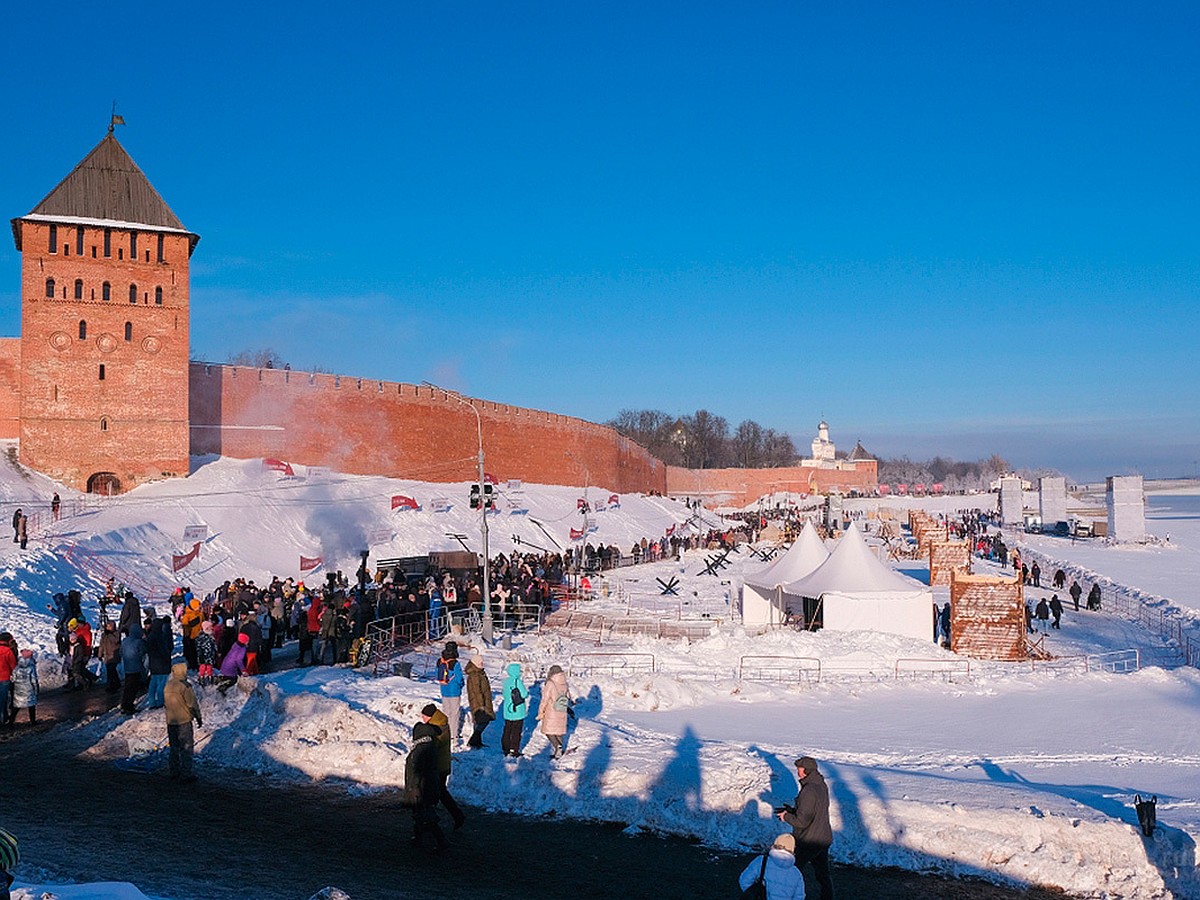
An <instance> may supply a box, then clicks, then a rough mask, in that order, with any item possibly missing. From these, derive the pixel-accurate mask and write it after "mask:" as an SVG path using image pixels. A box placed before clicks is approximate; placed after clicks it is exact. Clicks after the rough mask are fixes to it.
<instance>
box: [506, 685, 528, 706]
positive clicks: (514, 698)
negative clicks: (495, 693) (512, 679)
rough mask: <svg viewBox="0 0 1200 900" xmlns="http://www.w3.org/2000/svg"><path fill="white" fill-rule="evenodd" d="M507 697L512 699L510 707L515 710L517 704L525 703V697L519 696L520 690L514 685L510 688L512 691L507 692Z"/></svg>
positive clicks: (522, 704)
mask: <svg viewBox="0 0 1200 900" xmlns="http://www.w3.org/2000/svg"><path fill="white" fill-rule="evenodd" d="M509 697H510V699H511V701H512V708H513V709H514V710H515V709H516V708H517V707H518V706H524V705H525V698H524V697H522V696H521V692H520V690H518V689H517V688H515V687H514V688H513V689H512V691H511V692H510V693H509Z"/></svg>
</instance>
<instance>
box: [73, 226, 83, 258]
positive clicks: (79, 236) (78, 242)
mask: <svg viewBox="0 0 1200 900" xmlns="http://www.w3.org/2000/svg"><path fill="white" fill-rule="evenodd" d="M75 255H76V256H83V226H82V225H80V226H79V227H78V228H76V229H75Z"/></svg>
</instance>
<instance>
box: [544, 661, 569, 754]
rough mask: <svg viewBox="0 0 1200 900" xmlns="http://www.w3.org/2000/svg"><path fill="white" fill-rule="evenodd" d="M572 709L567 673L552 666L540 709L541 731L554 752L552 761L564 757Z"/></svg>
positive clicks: (560, 667) (547, 675)
mask: <svg viewBox="0 0 1200 900" xmlns="http://www.w3.org/2000/svg"><path fill="white" fill-rule="evenodd" d="M570 709H571V693H570V691H568V690H567V673H566V672H564V671H563V670H562V666H551V667H550V671H549V672H548V673H547V674H546V680H545V681H544V682H543V683H542V702H541V705H540V706H539V707H538V714H537V717H538V721H539V722H541V723H542V725H541V731H542V734H544V735H545V736H546V737H547V738H548V739H549V741H550V746H551V747H552V748H553V750H554V752H553V753H552V754H551V755H550V758H551V759H558V758H559V757H560V756H562V755H563V741H564V739H565V738H566V736H567V715H568V712H569V710H570Z"/></svg>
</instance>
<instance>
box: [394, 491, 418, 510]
mask: <svg viewBox="0 0 1200 900" xmlns="http://www.w3.org/2000/svg"><path fill="white" fill-rule="evenodd" d="M420 508H421V505H420V504H419V503H417V501H416V500H414V499H413V498H412V497H405V496H404V495H403V494H397V495H396V496H395V497H393V498H392V509H420Z"/></svg>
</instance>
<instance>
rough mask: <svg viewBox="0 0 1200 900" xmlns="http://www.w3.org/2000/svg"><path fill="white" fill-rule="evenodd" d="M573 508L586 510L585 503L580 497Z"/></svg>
mask: <svg viewBox="0 0 1200 900" xmlns="http://www.w3.org/2000/svg"><path fill="white" fill-rule="evenodd" d="M575 508H576V509H587V501H586V500H584V499H583V498H582V497H580V498H579V499H578V500H576V501H575Z"/></svg>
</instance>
